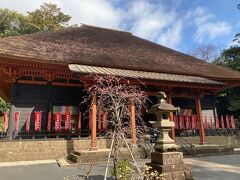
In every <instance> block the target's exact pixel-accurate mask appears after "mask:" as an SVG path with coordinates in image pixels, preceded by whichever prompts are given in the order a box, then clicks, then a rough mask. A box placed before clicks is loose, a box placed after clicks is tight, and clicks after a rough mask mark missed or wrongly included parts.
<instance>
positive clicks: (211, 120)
mask: <svg viewBox="0 0 240 180" xmlns="http://www.w3.org/2000/svg"><path fill="white" fill-rule="evenodd" d="M210 129H213V119H212V116H210Z"/></svg>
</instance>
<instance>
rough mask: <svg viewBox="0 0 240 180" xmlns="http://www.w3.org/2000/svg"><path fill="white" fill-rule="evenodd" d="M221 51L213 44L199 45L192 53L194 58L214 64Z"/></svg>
mask: <svg viewBox="0 0 240 180" xmlns="http://www.w3.org/2000/svg"><path fill="white" fill-rule="evenodd" d="M220 53H221V49H220V47H218V46H215V45H213V44H209V43H208V44H199V45H198V46H196V48H194V49H193V50H192V52H191V53H190V54H191V55H192V56H194V57H196V58H198V59H201V60H203V61H206V62H209V63H212V62H214V61H215V60H217V58H218V57H219V56H220Z"/></svg>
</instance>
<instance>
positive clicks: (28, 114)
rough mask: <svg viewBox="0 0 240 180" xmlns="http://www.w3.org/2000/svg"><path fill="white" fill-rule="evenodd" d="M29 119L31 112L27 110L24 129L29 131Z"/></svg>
mask: <svg viewBox="0 0 240 180" xmlns="http://www.w3.org/2000/svg"><path fill="white" fill-rule="evenodd" d="M30 120H31V112H30V111H29V112H28V113H27V120H26V131H27V132H29V131H30Z"/></svg>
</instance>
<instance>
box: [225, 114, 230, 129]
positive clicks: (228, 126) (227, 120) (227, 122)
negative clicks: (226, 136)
mask: <svg viewBox="0 0 240 180" xmlns="http://www.w3.org/2000/svg"><path fill="white" fill-rule="evenodd" d="M226 124H227V128H228V129H230V124H229V119H228V115H226Z"/></svg>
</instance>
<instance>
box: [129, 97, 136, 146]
mask: <svg viewBox="0 0 240 180" xmlns="http://www.w3.org/2000/svg"><path fill="white" fill-rule="evenodd" d="M130 103H131V106H130V113H131V128H132V143H133V144H137V133H136V119H135V105H134V99H133V98H131V99H130Z"/></svg>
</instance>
